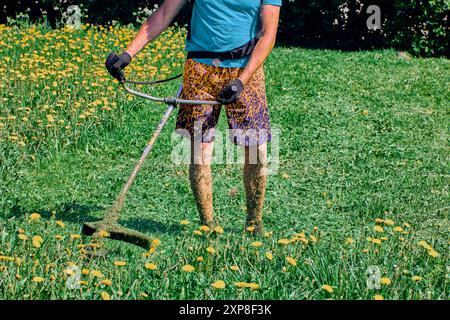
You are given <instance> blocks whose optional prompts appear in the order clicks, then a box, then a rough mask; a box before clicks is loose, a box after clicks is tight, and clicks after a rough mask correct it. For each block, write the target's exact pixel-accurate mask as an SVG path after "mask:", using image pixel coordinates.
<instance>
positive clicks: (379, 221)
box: [375, 218, 384, 223]
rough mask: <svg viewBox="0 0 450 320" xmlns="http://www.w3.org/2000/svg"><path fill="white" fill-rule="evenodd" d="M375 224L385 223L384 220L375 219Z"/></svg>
mask: <svg viewBox="0 0 450 320" xmlns="http://www.w3.org/2000/svg"><path fill="white" fill-rule="evenodd" d="M375 222H376V223H384V219H380V218H377V219H375Z"/></svg>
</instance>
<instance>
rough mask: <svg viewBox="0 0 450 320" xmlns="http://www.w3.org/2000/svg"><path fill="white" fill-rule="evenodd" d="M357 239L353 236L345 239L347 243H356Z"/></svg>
mask: <svg viewBox="0 0 450 320" xmlns="http://www.w3.org/2000/svg"><path fill="white" fill-rule="evenodd" d="M354 243H355V240H353V239H352V238H346V239H345V244H354Z"/></svg>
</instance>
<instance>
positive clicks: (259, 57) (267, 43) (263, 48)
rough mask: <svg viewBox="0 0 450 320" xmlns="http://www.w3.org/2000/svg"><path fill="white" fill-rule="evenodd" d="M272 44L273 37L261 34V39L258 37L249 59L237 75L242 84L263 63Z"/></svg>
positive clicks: (273, 43)
mask: <svg viewBox="0 0 450 320" xmlns="http://www.w3.org/2000/svg"><path fill="white" fill-rule="evenodd" d="M274 45H275V37H273V36H264V35H263V36H262V37H261V39H259V41H258V44H257V45H256V47H255V49H253V52H252V54H251V56H250V59H249V61H248V63H247V65H246V66H245V68H244V71H242V73H241V75H240V76H239V80H241V81H242V83H243V84H244V85H245V84H247V83H248V82H249V81H250V79H251V77H252V76H253V74H254V73H255V72H256V71H257V70H258V69H259V68H260V67H261V66H262V65H263V63H264V61H266V59H267V57H268V56H269V54H270V52H271V51H272V49H273V46H274Z"/></svg>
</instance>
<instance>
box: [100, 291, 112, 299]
mask: <svg viewBox="0 0 450 320" xmlns="http://www.w3.org/2000/svg"><path fill="white" fill-rule="evenodd" d="M100 295H101V297H102V299H103V300H111V296H110V295H109V293H108V292H105V291H103V292H102V293H101V294H100Z"/></svg>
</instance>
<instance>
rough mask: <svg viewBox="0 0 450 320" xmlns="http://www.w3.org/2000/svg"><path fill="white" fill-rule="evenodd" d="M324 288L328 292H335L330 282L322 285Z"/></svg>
mask: <svg viewBox="0 0 450 320" xmlns="http://www.w3.org/2000/svg"><path fill="white" fill-rule="evenodd" d="M322 289H323V290H325V291H326V292H328V293H333V287H331V286H330V285H328V284H324V285H323V286H322Z"/></svg>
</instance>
